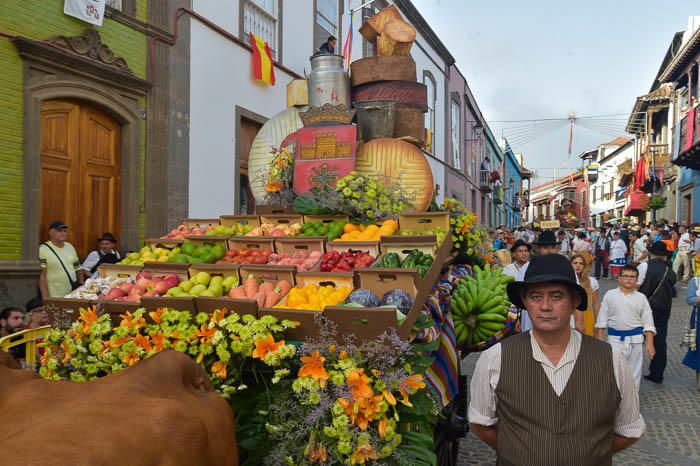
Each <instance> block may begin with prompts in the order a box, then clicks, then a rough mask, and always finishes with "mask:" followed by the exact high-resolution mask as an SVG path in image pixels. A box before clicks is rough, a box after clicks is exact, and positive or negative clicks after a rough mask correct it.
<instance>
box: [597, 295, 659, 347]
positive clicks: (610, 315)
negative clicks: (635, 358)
mask: <svg viewBox="0 0 700 466" xmlns="http://www.w3.org/2000/svg"><path fill="white" fill-rule="evenodd" d="M608 327H610V328H614V329H615V330H632V329H633V328H637V327H643V328H644V331H645V332H653V333H654V334H656V327H654V316H653V315H652V313H651V306H649V301H648V300H647V297H646V296H644V295H643V294H642V293H640V292H639V291H633V292H632V293H629V294H625V293H623V292H622V289H620V288H619V287H618V288H615V289H614V290H610V291H608V292H607V293H605V297H603V302H602V303H600V311H598V319H597V320H596V323H595V328H608ZM609 338H610V337H609ZM614 338H620V339H621V337H614ZM627 339H629V341H630V343H644V335H632V336H629V337H625V340H627Z"/></svg>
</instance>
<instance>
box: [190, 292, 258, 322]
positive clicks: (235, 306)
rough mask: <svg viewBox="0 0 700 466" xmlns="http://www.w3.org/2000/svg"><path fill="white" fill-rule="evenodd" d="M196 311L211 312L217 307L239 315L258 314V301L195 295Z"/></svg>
mask: <svg viewBox="0 0 700 466" xmlns="http://www.w3.org/2000/svg"><path fill="white" fill-rule="evenodd" d="M195 304H196V306H197V312H206V313H207V314H211V313H213V312H214V311H215V310H217V309H226V310H227V311H229V312H235V313H236V314H239V315H245V314H250V315H252V316H256V317H257V315H258V303H257V302H256V301H255V300H252V301H250V300H247V299H234V298H226V297H221V298H210V297H207V296H197V297H196V298H195Z"/></svg>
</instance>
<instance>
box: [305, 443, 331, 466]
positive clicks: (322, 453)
mask: <svg viewBox="0 0 700 466" xmlns="http://www.w3.org/2000/svg"><path fill="white" fill-rule="evenodd" d="M309 461H310V462H311V463H316V462H319V463H321V464H323V463H326V462H327V461H328V452H327V451H326V447H325V446H324V445H323V444H322V443H319V444H318V445H314V446H313V448H312V449H311V452H310V453H309Z"/></svg>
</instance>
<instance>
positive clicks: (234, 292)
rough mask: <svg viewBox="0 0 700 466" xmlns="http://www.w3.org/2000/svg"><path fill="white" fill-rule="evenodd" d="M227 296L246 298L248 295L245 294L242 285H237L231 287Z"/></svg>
mask: <svg viewBox="0 0 700 466" xmlns="http://www.w3.org/2000/svg"><path fill="white" fill-rule="evenodd" d="M228 296H229V297H230V298H237V299H248V296H246V294H245V290H244V289H243V286H242V285H241V286H237V287H236V288H231V291H229V293H228Z"/></svg>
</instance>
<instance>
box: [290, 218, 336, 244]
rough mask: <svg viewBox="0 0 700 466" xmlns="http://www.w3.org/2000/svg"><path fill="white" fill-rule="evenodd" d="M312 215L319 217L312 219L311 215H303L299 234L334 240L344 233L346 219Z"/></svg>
mask: <svg viewBox="0 0 700 466" xmlns="http://www.w3.org/2000/svg"><path fill="white" fill-rule="evenodd" d="M313 217H319V218H320V219H319V220H315V221H312V216H310V215H306V216H304V224H303V225H302V226H301V232H300V233H299V236H310V237H316V236H321V237H324V238H326V240H327V241H335V240H337V239H339V238H340V237H341V236H342V235H343V234H344V228H345V225H348V221H347V219H342V218H336V217H333V216H328V217H324V216H321V215H318V216H313Z"/></svg>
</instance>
